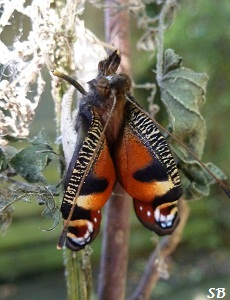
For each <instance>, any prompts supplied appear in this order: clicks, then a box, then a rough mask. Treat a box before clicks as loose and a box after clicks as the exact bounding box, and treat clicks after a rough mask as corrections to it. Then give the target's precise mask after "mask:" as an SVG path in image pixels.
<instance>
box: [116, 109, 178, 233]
mask: <svg viewBox="0 0 230 300" xmlns="http://www.w3.org/2000/svg"><path fill="white" fill-rule="evenodd" d="M125 114H126V118H125V124H124V131H123V133H122V134H121V136H120V138H119V140H118V142H117V144H116V150H115V153H114V157H115V158H114V165H115V168H116V172H117V177H118V180H119V182H120V183H121V185H122V186H123V187H124V189H125V190H126V191H127V192H128V193H129V195H130V196H132V197H133V202H134V208H135V212H136V215H137V217H138V218H139V220H140V221H141V222H142V223H143V225H144V226H146V227H147V228H149V229H150V230H153V231H155V232H156V233H157V234H159V235H164V234H169V233H171V232H172V231H173V230H174V228H175V227H176V225H177V224H178V222H179V218H178V199H179V198H180V197H181V195H182V188H181V183H180V177H179V174H178V171H177V167H176V164H175V161H174V159H173V157H172V154H171V152H170V150H169V148H168V146H167V143H166V141H165V138H164V137H163V135H162V134H161V133H160V131H159V130H158V128H157V127H156V125H155V124H154V123H153V121H152V120H151V119H150V118H149V117H148V116H147V115H146V114H144V113H143V112H142V111H141V110H140V109H138V108H137V107H136V106H134V105H133V104H132V103H127V104H126V107H125Z"/></svg>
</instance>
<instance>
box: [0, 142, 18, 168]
mask: <svg viewBox="0 0 230 300" xmlns="http://www.w3.org/2000/svg"><path fill="white" fill-rule="evenodd" d="M16 153H17V150H16V149H15V148H13V147H10V146H5V147H0V172H3V171H5V170H7V169H9V160H10V159H11V158H12V157H13V156H14V155H15V154H16Z"/></svg>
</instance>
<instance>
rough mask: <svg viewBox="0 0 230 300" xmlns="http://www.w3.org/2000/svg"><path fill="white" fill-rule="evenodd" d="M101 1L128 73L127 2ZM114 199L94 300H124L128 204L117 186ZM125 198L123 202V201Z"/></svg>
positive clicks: (110, 36) (110, 37)
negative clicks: (96, 297) (125, 8)
mask: <svg viewBox="0 0 230 300" xmlns="http://www.w3.org/2000/svg"><path fill="white" fill-rule="evenodd" d="M116 4H117V6H116V8H112V7H114V6H112V5H114V1H111V0H107V1H105V5H106V7H111V8H108V9H107V10H106V11H105V30H106V41H107V42H108V43H110V44H112V45H113V46H115V47H116V48H117V49H118V50H119V51H120V52H121V57H122V60H121V66H120V68H121V71H122V72H124V73H126V74H130V63H129V52H130V45H129V14H128V10H124V9H119V7H120V6H121V5H123V6H126V5H127V4H128V1H127V0H123V1H122V0H119V1H116ZM114 194H115V195H114V196H113V197H111V199H110V200H109V202H108V203H107V205H106V221H105V228H104V233H103V246H102V254H101V265H100V278H99V287H98V299H100V300H103V299H104V300H107V299H110V300H117V299H119V300H122V299H124V298H125V289H126V278H127V264H128V245H129V213H130V205H131V201H130V200H129V199H127V196H126V193H125V192H124V190H123V189H122V188H121V186H120V185H119V184H117V185H116V187H115V190H114ZM125 198H126V199H125Z"/></svg>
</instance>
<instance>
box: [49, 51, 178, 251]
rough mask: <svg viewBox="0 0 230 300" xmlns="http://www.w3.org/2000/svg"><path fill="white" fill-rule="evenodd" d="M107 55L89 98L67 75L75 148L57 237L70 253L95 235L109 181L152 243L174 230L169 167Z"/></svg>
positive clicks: (165, 150)
mask: <svg viewBox="0 0 230 300" xmlns="http://www.w3.org/2000/svg"><path fill="white" fill-rule="evenodd" d="M120 60H121V58H120V55H119V54H118V52H117V51H114V52H113V53H112V54H111V55H110V56H108V58H106V59H105V60H102V61H100V62H99V64H98V74H97V76H96V78H95V79H93V80H91V81H89V82H88V86H89V91H87V92H86V91H85V90H84V88H83V87H82V86H80V84H79V83H78V82H77V81H75V80H73V79H72V78H70V77H69V76H67V75H64V74H61V73H59V72H55V73H54V75H56V76H59V77H61V78H64V79H66V80H67V81H69V82H70V83H71V84H73V85H74V86H75V87H76V89H77V90H78V91H80V92H81V93H82V98H81V100H80V106H79V112H78V115H77V119H76V125H75V128H76V131H77V136H78V138H77V142H76V146H75V151H74V153H73V157H72V159H71V162H70V164H69V167H68V170H67V174H66V178H65V184H64V189H65V192H64V197H63V201H62V205H61V212H62V216H63V219H64V229H63V232H62V235H61V237H60V240H59V244H58V248H61V247H62V246H63V244H65V245H66V246H67V247H68V248H69V249H71V250H73V251H78V250H81V249H82V248H84V247H85V246H86V245H87V244H89V243H91V242H92V241H93V240H94V239H95V237H96V236H97V234H98V232H99V230H100V223H101V218H102V216H101V208H102V207H103V206H104V205H105V203H106V202H107V201H108V199H109V197H110V195H111V193H112V191H113V188H114V184H115V182H116V181H118V182H119V183H120V184H121V186H122V187H123V188H124V189H125V190H126V192H127V193H128V194H129V195H130V196H131V197H132V198H133V205H134V209H135V213H136V216H137V218H138V219H139V220H140V222H141V223H142V224H143V225H144V226H145V227H147V228H148V229H150V230H152V231H154V232H156V233H157V234H158V235H166V234H171V233H172V232H173V230H174V229H175V227H176V226H177V224H178V223H179V210H178V205H179V199H180V197H181V195H182V193H183V190H182V186H181V181H180V176H179V173H178V169H177V166H176V162H175V160H174V158H173V156H172V153H171V151H170V149H169V147H168V145H167V143H166V140H165V138H164V136H163V135H162V134H161V132H160V131H159V129H158V127H157V126H156V125H155V123H154V122H153V120H152V119H151V118H150V117H149V116H148V114H147V113H146V112H145V111H144V110H143V109H142V108H141V107H140V106H139V104H138V103H137V102H136V101H135V99H134V97H133V96H132V94H131V92H130V89H131V80H130V78H129V77H128V76H127V75H126V74H117V73H116V71H117V69H118V67H119V64H120Z"/></svg>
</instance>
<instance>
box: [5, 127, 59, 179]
mask: <svg viewBox="0 0 230 300" xmlns="http://www.w3.org/2000/svg"><path fill="white" fill-rule="evenodd" d="M52 159H53V152H52V148H51V146H50V142H49V139H48V137H47V135H46V133H45V132H44V131H43V130H42V131H41V132H40V133H39V135H38V136H37V137H35V138H34V139H33V140H32V145H31V146H28V147H27V148H25V149H23V150H22V151H20V152H18V153H17V154H16V155H14V157H13V158H12V159H11V160H10V165H11V167H12V168H13V169H14V170H15V172H16V173H17V174H18V175H20V176H22V177H23V178H24V179H26V180H27V181H28V182H31V183H34V182H43V183H46V179H45V178H44V176H43V175H42V171H43V170H44V169H45V168H46V166H48V164H49V163H50V161H51V160H52Z"/></svg>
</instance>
